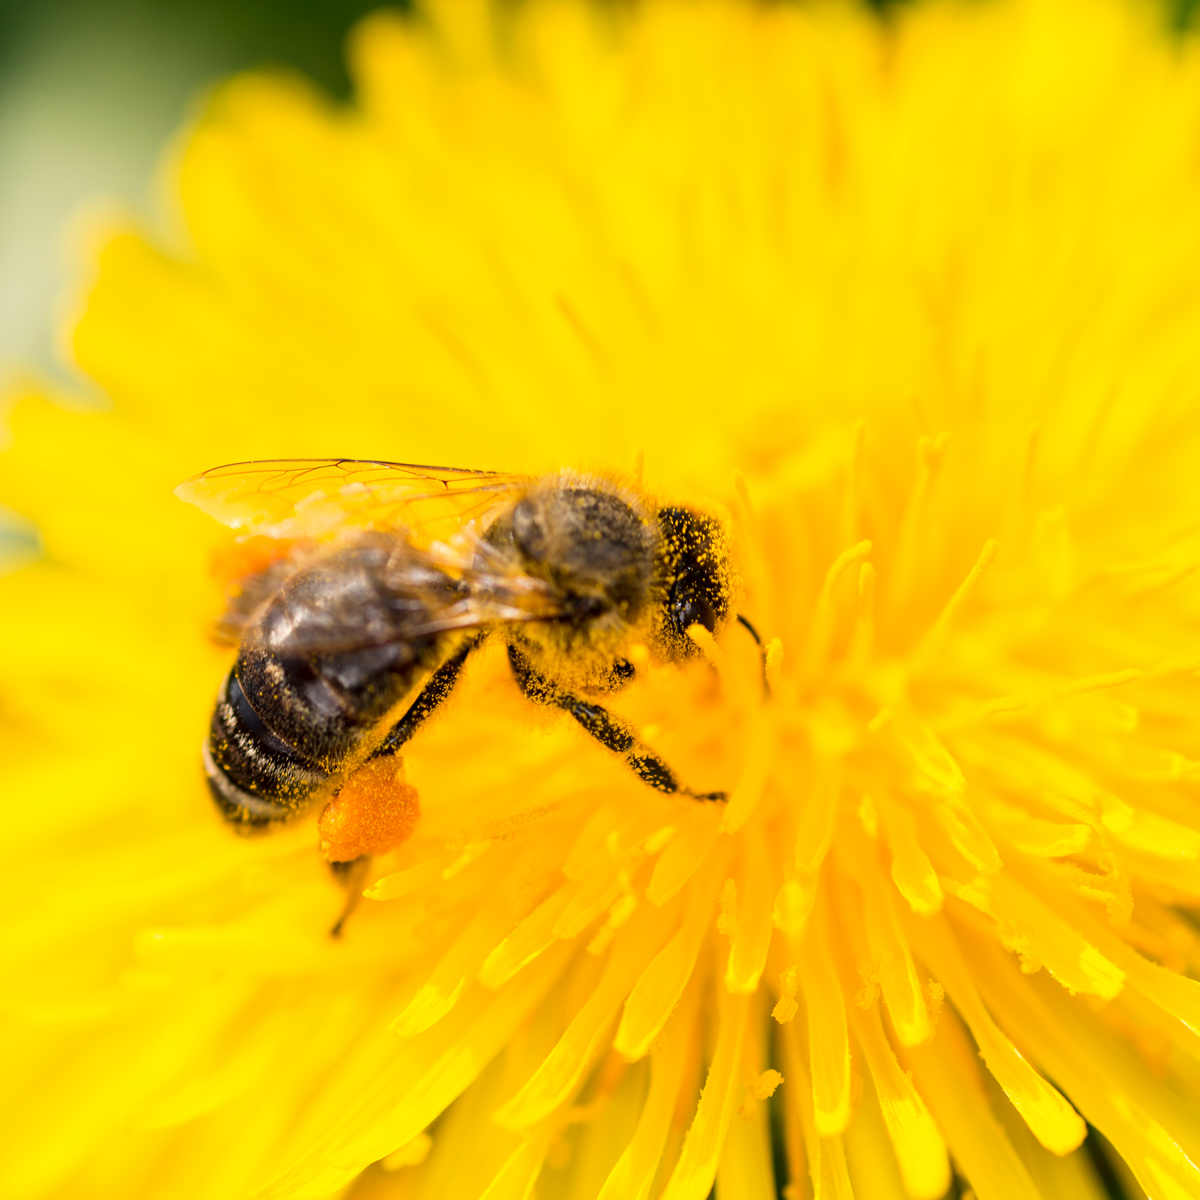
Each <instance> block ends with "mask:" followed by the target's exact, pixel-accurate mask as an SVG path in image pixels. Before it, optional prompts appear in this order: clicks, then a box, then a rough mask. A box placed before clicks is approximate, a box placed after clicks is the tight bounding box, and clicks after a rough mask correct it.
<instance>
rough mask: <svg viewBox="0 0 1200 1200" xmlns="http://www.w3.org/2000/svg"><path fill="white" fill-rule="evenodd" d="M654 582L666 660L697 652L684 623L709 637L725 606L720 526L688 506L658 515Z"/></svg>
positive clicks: (727, 593) (727, 584) (724, 546)
mask: <svg viewBox="0 0 1200 1200" xmlns="http://www.w3.org/2000/svg"><path fill="white" fill-rule="evenodd" d="M658 528H659V536H660V549H659V558H660V580H661V587H662V594H663V614H662V627H661V637H662V640H663V642H664V648H665V649H666V651H667V655H668V657H670V658H673V659H678V658H690V657H691V656H693V655H695V654H696V653H698V648H697V646H696V644H695V643H694V642H693V641H692V639H691V638H689V637H688V635H687V631H688V627H689V626H690V625H702V626H703V627H704V628H705V629H707V630H708V631H709V633H715V632H716V630H717V628H718V626H720V625H721V624H722V623H723V622H724V621H725V618H726V617H727V616H728V615H729V610H730V607H731V592H732V581H731V578H730V570H729V547H728V542H727V539H726V536H725V531H724V530H723V529H722V528H721V523H720V522H719V521H718V520H717V519H716V518H715V517H710V516H708V515H706V514H704V513H698V512H694V511H693V510H692V509H689V508H662V509H659V512H658Z"/></svg>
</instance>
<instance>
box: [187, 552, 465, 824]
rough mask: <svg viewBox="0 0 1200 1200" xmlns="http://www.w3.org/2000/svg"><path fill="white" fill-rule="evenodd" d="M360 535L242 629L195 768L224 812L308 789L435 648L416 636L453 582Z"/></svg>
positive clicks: (297, 797) (272, 812)
mask: <svg viewBox="0 0 1200 1200" xmlns="http://www.w3.org/2000/svg"><path fill="white" fill-rule="evenodd" d="M406 551H407V547H406V545H405V543H404V542H403V541H401V540H400V539H398V538H390V537H384V536H382V535H372V536H370V537H367V538H364V539H363V540H362V541H361V542H359V543H357V544H355V545H353V546H350V547H347V548H343V549H340V550H336V551H333V552H330V553H328V554H327V555H325V556H324V557H322V558H320V559H318V560H316V561H314V562H312V563H309V564H308V565H306V566H304V567H302V568H301V569H300V570H298V571H297V572H296V573H295V574H294V575H292V576H291V577H290V578H289V579H288V580H287V582H286V583H285V584H284V586H283V588H282V590H281V591H280V592H279V593H278V594H277V595H276V596H275V597H274V598H273V599H272V600H271V602H270V603H269V604H268V605H267V606H266V608H265V609H264V610H263V612H262V614H261V615H260V616H259V617H258V619H257V621H256V622H255V623H254V625H253V626H252V627H251V628H250V630H249V632H248V633H247V635H246V637H245V639H244V640H243V642H242V645H241V648H240V649H239V651H238V657H237V661H236V663H235V664H234V666H233V670H232V671H230V673H229V675H228V676H227V677H226V680H225V683H224V685H223V686H222V688H221V694H220V696H219V698H218V700H217V705H216V708H215V709H214V711H213V717H212V725H211V727H210V729H209V735H208V741H207V743H206V744H205V748H204V766H205V771H206V773H207V775H208V782H209V787H210V788H211V789H212V794H213V798H214V799H215V800H216V802H217V804H218V805H219V807H220V808H221V811H222V813H223V814H224V816H225V817H226V819H227V820H229V821H231V822H234V823H236V824H238V825H240V826H243V827H249V828H262V827H263V826H266V825H268V824H270V823H272V822H275V821H281V820H286V819H287V818H288V817H290V816H292V815H294V814H295V813H297V812H298V811H299V810H301V809H302V808H303V807H304V806H305V804H306V802H307V801H308V799H309V798H310V796H311V795H312V793H313V792H314V791H315V790H316V789H317V788H318V787H320V785H321V784H322V783H324V782H325V780H327V779H328V778H329V776H330V775H331V774H334V773H336V772H337V771H338V770H339V769H340V768H341V766H342V765H343V764H344V762H345V761H346V759H347V757H348V756H349V755H350V754H351V753H352V752H353V751H354V750H355V748H356V747H357V746H358V745H359V743H360V742H361V741H362V739H363V738H364V736H366V735H367V733H369V732H370V731H371V729H372V728H374V727H375V726H376V725H377V724H378V723H379V721H380V719H381V718H382V717H383V716H384V714H385V713H386V712H387V711H388V709H390V708H391V707H392V706H393V705H394V704H396V703H397V701H399V700H400V699H401V698H402V697H403V696H404V694H405V693H406V692H408V691H409V690H410V689H411V688H412V686H413V685H414V683H415V682H416V681H417V679H418V678H419V677H420V676H421V675H422V674H423V673H425V672H426V671H428V670H430V669H431V668H433V667H435V666H437V664H438V662H439V661H440V659H441V658H442V657H443V656H444V655H443V651H444V649H445V644H444V635H437V634H432V635H431V634H423V635H422V634H419V633H417V631H418V630H419V629H420V628H421V627H422V626H424V625H427V624H428V617H429V613H430V611H431V609H435V608H436V609H444V607H445V605H446V603H447V601H448V600H450V601H451V602H452V600H453V596H454V594H455V592H456V586H457V585H456V584H455V582H454V581H453V580H452V579H451V578H450V577H449V576H447V575H445V574H443V573H442V572H440V571H437V570H436V569H432V568H430V567H429V566H428V565H426V564H424V563H422V564H416V563H407V562H406V557H405V556H406Z"/></svg>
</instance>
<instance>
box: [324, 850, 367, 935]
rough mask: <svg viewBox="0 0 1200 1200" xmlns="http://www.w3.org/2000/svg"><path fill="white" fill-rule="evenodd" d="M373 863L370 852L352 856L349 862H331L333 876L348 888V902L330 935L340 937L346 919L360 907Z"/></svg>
mask: <svg viewBox="0 0 1200 1200" xmlns="http://www.w3.org/2000/svg"><path fill="white" fill-rule="evenodd" d="M370 865H371V856H370V855H369V854H360V855H359V856H358V858H352V859H351V860H350V861H349V862H335V863H330V864H329V867H330V870H331V871H333V877H334V879H336V880H337V881H338V883H340V884H341V885H342V887H344V888H345V889H346V903H345V905H343V907H342V915H341V916H340V917H338V919H337V920H336V921H335V922H334V926H333V928H332V929H331V930H330V931H329V936H330V937H335V938H340V937H341V936H342V930H343V929H344V928H345V927H346V921H347V919H348V918H349V916H350V914H351V913H352V912H353V911H354V910H355V909H356V908H357V907H358V902H359V901H360V900H361V899H362V885H363V881H364V880H365V879H366V877H367V868H368V867H370Z"/></svg>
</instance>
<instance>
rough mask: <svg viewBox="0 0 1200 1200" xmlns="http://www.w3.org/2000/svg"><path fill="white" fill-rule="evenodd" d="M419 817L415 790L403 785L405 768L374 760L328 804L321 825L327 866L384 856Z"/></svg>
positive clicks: (348, 780) (356, 772)
mask: <svg viewBox="0 0 1200 1200" xmlns="http://www.w3.org/2000/svg"><path fill="white" fill-rule="evenodd" d="M420 814H421V805H420V802H419V801H418V799H417V789H416V788H415V787H413V786H412V784H410V783H406V782H405V781H404V766H403V763H402V762H400V761H398V760H396V759H393V758H377V759H373V760H371V761H370V762H367V763H364V764H363V766H362V767H360V768H359V769H358V770H357V771H355V772H354V774H353V775H351V776H350V778H349V779H347V780H346V782H345V784H343V786H342V790H341V791H340V792H339V793H338V794H337V796H336V797H335V798H334V799H333V800H331V801H330V802H329V803H328V804H327V805H325V809H324V811H323V812H322V813H321V819H320V821H319V822H318V824H317V830H318V832H319V833H320V835H321V853H322V854H323V855H324V856H325V858H326V859H327V860H328V861H329V862H350V861H352V860H353V859H356V858H359V857H361V856H362V855H364V854H383V853H385V852H386V851H388V850H390V849H392V847H393V846H396V845H398V844H399V843H400V842H402V841H404V840H405V838H407V837H408V836H409V834H411V833H412V831H413V827H414V826H415V825H416V823H417V817H418V816H420Z"/></svg>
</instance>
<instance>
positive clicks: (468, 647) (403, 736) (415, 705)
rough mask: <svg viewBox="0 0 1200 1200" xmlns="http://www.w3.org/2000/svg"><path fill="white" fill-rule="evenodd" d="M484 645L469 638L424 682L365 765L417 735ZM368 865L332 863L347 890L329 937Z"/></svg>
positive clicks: (366, 858) (362, 859) (341, 924)
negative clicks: (343, 904)
mask: <svg viewBox="0 0 1200 1200" xmlns="http://www.w3.org/2000/svg"><path fill="white" fill-rule="evenodd" d="M482 641H483V635H482V634H481V635H479V636H478V637H474V638H471V639H470V640H469V641H467V642H465V643H463V645H462V646H460V647H459V649H458V650H456V651H455V652H454V653H453V654H452V655H451V656H450V657H449V658H448V659H446V661H445V662H444V663H442V665H441V666H440V667H438V669H437V670H436V671H434V672H433V674H432V675H430V677H429V678H428V679H427V680H426V681H425V686H424V687H423V688H422V689H421V690H420V691H419V692H418V693H417V697H416V699H415V700H414V701H413V702H412V704H410V705H409V706H408V711H407V712H406V713H405V714H404V716H402V717H401V718H400V720H399V721H397V722H396V724H395V725H393V726H392V728H391V729H390V730H388V734H387V736H386V737H385V738H384V739H383V741H382V742H380V744H379V745H378V746H377V747H376V748H375V750H374V752H373V753H372V754H371V757H370V758H369V759H368V760H367V761H368V762H370V761H372V760H374V759H379V758H384V757H386V756H388V755H390V754H395V753H396V751H398V750H399V749H400V747H401V746H403V745H404V743H405V742H407V741H408V740H409V738H411V737H412V735H413V734H414V733H416V731H417V727H418V726H419V725H420V724H421V722H422V721H424V720H425V718H426V717H428V716H429V715H430V714H431V713H432V712H434V710H435V709H436V708H437V707H438V705H440V704H441V703H442V702H443V701H444V700H445V699H446V698H447V697H448V696H449V695H450V693H451V691H453V690H454V685H455V684H456V683H457V682H458V677H459V675H461V674H462V669H463V664H464V663H465V662H466V661H467V658H468V656H469V655H470V654H471V652H472V651H473V650H475V649H477V648H478V646H479V644H480V643H481V642H482ZM370 865H371V855H369V854H360V855H359V856H358V857H357V858H352V859H349V860H348V861H346V862H331V863H330V864H329V868H330V870H331V871H332V872H333V877H334V879H336V880H337V881H338V882H339V883H340V884H341V885H342V886H343V887H344V888H345V889H346V905H345V907H344V908H343V909H342V915H341V916H340V917H338V919H337V922H336V923H335V924H334V926H333V928H332V929H331V930H330V931H329V932H330V935H331V936H332V937H335V938H337V937H341V936H342V930H343V929H344V928H345V926H346V921H347V919H348V918H349V916H350V914H351V913H352V912H353V911H354V910H355V909H356V908H357V907H358V902H359V900H361V899H362V885H363V881H364V880H365V879H366V876H367V869H368V868H369V867H370Z"/></svg>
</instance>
